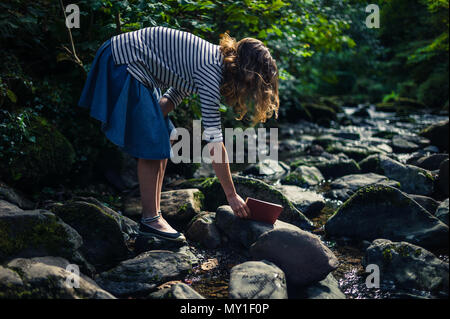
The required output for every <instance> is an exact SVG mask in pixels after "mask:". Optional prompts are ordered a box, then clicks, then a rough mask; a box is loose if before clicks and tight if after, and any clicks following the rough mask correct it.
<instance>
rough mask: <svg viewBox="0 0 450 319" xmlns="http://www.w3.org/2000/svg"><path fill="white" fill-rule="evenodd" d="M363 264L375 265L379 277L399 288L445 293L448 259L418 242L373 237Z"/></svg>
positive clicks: (446, 288) (446, 290)
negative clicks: (420, 245)
mask: <svg viewBox="0 0 450 319" xmlns="http://www.w3.org/2000/svg"><path fill="white" fill-rule="evenodd" d="M364 264H365V265H368V264H375V265H378V267H379V268H380V274H381V279H382V280H383V281H393V282H394V284H395V285H396V286H398V287H399V288H404V289H418V290H423V291H432V292H446V294H448V280H449V277H448V270H449V268H448V263H446V262H444V261H442V260H440V259H439V258H437V257H436V256H435V255H433V254H432V253H431V252H429V251H427V250H425V249H423V248H421V247H419V246H416V245H413V244H410V243H407V242H392V241H390V240H387V239H376V240H374V241H373V242H372V244H371V245H370V246H369V247H368V248H367V250H366V256H365V259H364Z"/></svg>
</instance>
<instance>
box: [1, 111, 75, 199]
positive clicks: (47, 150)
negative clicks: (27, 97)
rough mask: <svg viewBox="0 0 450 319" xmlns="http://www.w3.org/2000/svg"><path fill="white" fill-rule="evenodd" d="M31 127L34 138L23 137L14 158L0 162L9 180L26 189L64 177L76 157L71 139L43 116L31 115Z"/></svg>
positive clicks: (35, 187)
mask: <svg viewBox="0 0 450 319" xmlns="http://www.w3.org/2000/svg"><path fill="white" fill-rule="evenodd" d="M28 131H29V135H30V136H34V138H35V139H34V140H35V142H32V141H30V140H27V139H24V140H23V142H22V143H21V144H20V145H18V146H17V152H16V155H15V156H14V157H13V158H12V162H11V163H10V164H7V163H1V164H0V174H1V175H2V176H3V177H4V178H5V180H6V182H8V183H10V184H11V185H13V186H14V187H17V188H20V189H25V190H29V189H38V188H40V187H41V186H42V185H47V184H52V183H55V182H58V181H61V179H62V178H64V177H66V176H67V174H68V173H69V172H70V170H71V167H72V164H73V163H74V161H75V151H74V149H73V147H72V145H71V143H70V142H69V141H68V140H67V139H66V138H65V137H64V136H63V135H62V134H61V133H60V132H59V131H58V130H57V129H56V128H55V127H54V126H53V125H51V124H50V123H48V121H47V120H46V119H45V118H42V117H35V118H33V119H31V121H30V127H29V128H28Z"/></svg>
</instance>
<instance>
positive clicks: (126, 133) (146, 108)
mask: <svg viewBox="0 0 450 319" xmlns="http://www.w3.org/2000/svg"><path fill="white" fill-rule="evenodd" d="M160 98H161V91H160V89H159V88H155V89H150V88H148V87H147V86H145V85H144V84H142V83H141V82H139V81H138V80H137V79H135V78H134V77H133V76H132V75H131V74H130V73H128V71H127V65H125V64H124V65H116V64H115V63H114V60H113V57H112V53H111V45H110V40H108V41H106V42H105V43H103V45H102V46H101V47H100V48H99V49H98V51H97V54H96V56H95V59H94V62H93V63H92V66H91V69H90V71H89V74H88V77H87V80H86V83H85V85H84V88H83V92H82V93H81V97H80V100H79V102H78V105H79V106H81V107H85V108H88V109H89V110H90V115H91V116H92V117H93V118H95V119H97V120H99V121H101V122H102V131H103V132H104V133H105V135H106V137H107V138H108V139H109V140H110V141H111V142H113V143H114V144H116V145H117V146H118V147H119V148H120V149H122V151H124V152H126V153H128V154H130V155H131V156H133V157H137V158H144V159H164V158H169V157H172V156H173V153H172V149H171V144H170V138H171V136H172V137H173V136H174V135H175V133H176V130H175V127H174V125H173V123H172V121H171V120H170V118H169V117H168V116H166V117H164V115H163V113H162V111H161V108H160V106H159V103H158V102H159V99H160Z"/></svg>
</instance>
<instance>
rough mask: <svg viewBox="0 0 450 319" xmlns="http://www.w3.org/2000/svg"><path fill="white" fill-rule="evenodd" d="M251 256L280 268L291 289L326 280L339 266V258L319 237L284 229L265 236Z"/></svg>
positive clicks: (251, 250) (251, 252)
mask: <svg viewBox="0 0 450 319" xmlns="http://www.w3.org/2000/svg"><path fill="white" fill-rule="evenodd" d="M250 254H251V256H252V257H253V259H257V260H261V259H265V260H268V261H271V262H273V263H274V264H275V265H277V266H278V267H280V269H281V270H283V272H284V273H285V275H286V278H287V281H288V286H289V285H290V284H293V285H308V284H311V283H314V282H317V281H320V280H323V279H324V278H325V277H326V276H327V275H328V274H329V273H330V272H331V271H333V270H334V269H336V267H337V265H338V260H337V258H336V256H335V255H334V254H333V253H332V252H331V250H330V249H329V248H328V247H326V246H325V245H324V244H323V243H322V242H321V240H320V238H319V237H318V236H316V235H314V234H311V233H309V232H306V231H303V230H301V229H298V228H297V229H292V228H283V227H281V228H278V229H273V230H271V231H268V232H266V233H264V234H262V235H261V236H260V237H259V238H258V240H257V241H256V242H255V243H254V244H253V245H252V246H251V247H250Z"/></svg>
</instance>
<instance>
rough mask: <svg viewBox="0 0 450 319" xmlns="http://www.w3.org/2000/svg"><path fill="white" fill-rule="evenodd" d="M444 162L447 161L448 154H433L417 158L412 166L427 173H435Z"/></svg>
mask: <svg viewBox="0 0 450 319" xmlns="http://www.w3.org/2000/svg"><path fill="white" fill-rule="evenodd" d="M445 160H448V154H433V155H430V156H424V157H421V158H419V159H418V160H417V161H416V163H414V164H413V165H416V166H418V167H421V168H423V169H427V170H429V171H435V170H438V169H439V167H440V166H441V163H442V162H443V161H445Z"/></svg>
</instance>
